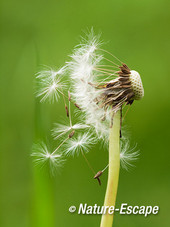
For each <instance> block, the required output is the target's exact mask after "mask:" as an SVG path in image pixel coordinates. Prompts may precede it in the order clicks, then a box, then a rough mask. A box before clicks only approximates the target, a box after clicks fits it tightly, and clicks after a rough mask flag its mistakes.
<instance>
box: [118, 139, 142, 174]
mask: <svg viewBox="0 0 170 227" xmlns="http://www.w3.org/2000/svg"><path fill="white" fill-rule="evenodd" d="M120 147H121V152H120V163H121V166H122V168H123V169H126V170H128V169H129V167H133V166H134V164H133V163H134V162H135V161H136V160H137V159H138V158H139V155H140V153H139V150H136V146H134V147H133V148H130V143H129V140H128V139H127V138H125V137H124V138H122V139H121V146H120Z"/></svg>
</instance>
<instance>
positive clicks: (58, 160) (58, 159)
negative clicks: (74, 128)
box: [31, 142, 64, 174]
mask: <svg viewBox="0 0 170 227" xmlns="http://www.w3.org/2000/svg"><path fill="white" fill-rule="evenodd" d="M31 156H32V157H33V160H34V163H35V165H38V166H39V167H40V168H43V167H45V166H46V167H49V169H50V171H51V173H52V174H54V173H55V171H56V170H58V167H61V166H62V165H63V162H64V159H63V156H62V155H61V154H60V153H54V154H51V152H49V150H48V148H47V146H46V144H45V143H43V142H41V143H39V144H34V145H33V153H32V154H31Z"/></svg>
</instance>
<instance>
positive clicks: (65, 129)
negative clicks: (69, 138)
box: [52, 123, 89, 139]
mask: <svg viewBox="0 0 170 227" xmlns="http://www.w3.org/2000/svg"><path fill="white" fill-rule="evenodd" d="M86 128H89V125H85V124H75V125H72V126H69V125H63V124H58V123H56V124H55V127H54V128H53V129H52V136H53V137H54V139H58V138H59V137H61V136H63V135H65V134H67V133H69V132H70V131H72V130H81V129H86Z"/></svg>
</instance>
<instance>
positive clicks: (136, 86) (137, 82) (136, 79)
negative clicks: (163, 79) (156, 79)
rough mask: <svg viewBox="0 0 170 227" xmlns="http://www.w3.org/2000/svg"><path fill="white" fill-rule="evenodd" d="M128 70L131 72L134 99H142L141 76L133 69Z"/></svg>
mask: <svg viewBox="0 0 170 227" xmlns="http://www.w3.org/2000/svg"><path fill="white" fill-rule="evenodd" d="M130 72H131V74H130V81H131V83H132V88H133V91H134V94H135V95H134V99H135V100H139V99H142V98H143V96H144V88H143V84H142V80H141V77H140V75H139V73H138V72H136V71H135V70H131V71H130Z"/></svg>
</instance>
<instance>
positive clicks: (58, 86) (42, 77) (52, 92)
mask: <svg viewBox="0 0 170 227" xmlns="http://www.w3.org/2000/svg"><path fill="white" fill-rule="evenodd" d="M65 68H66V67H63V68H61V69H59V70H58V71H53V70H48V71H45V70H44V71H41V72H40V73H38V75H37V76H36V78H37V81H38V86H39V89H38V90H37V97H41V102H43V101H46V100H47V99H48V100H49V101H50V102H54V101H58V98H59V96H60V95H64V94H63V89H64V87H65V83H63V82H62V77H63V75H64V72H65Z"/></svg>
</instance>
